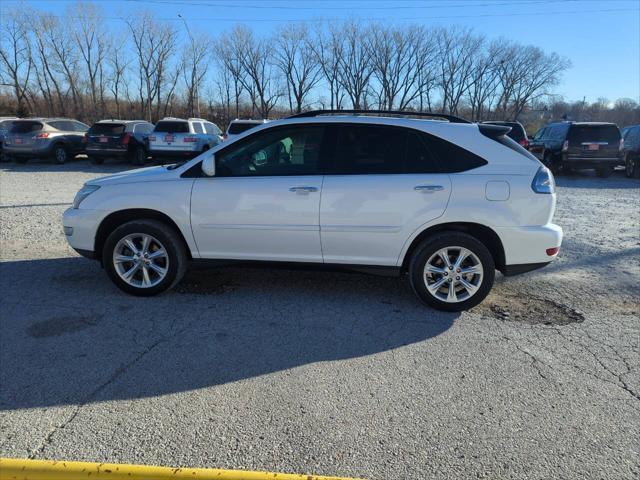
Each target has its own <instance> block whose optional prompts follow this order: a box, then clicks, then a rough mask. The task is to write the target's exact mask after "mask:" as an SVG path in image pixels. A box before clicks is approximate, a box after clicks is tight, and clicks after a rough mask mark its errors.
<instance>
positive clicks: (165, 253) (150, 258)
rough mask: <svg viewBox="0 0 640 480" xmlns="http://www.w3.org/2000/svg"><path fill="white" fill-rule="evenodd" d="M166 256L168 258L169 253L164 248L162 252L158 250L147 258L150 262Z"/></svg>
mask: <svg viewBox="0 0 640 480" xmlns="http://www.w3.org/2000/svg"><path fill="white" fill-rule="evenodd" d="M166 256H167V251H166V250H165V249H164V248H162V249H160V250H156V251H155V252H151V253H150V254H149V255H148V256H147V258H148V259H149V260H153V259H155V258H164V257H166Z"/></svg>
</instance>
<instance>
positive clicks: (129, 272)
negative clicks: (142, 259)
mask: <svg viewBox="0 0 640 480" xmlns="http://www.w3.org/2000/svg"><path fill="white" fill-rule="evenodd" d="M139 268H140V265H139V264H137V263H136V264H135V265H134V266H133V267H131V268H130V269H129V270H127V271H126V272H124V274H123V275H122V276H123V277H124V278H125V280H129V279H131V278H132V277H133V275H134V274H135V273H136V272H137V271H138V269H139Z"/></svg>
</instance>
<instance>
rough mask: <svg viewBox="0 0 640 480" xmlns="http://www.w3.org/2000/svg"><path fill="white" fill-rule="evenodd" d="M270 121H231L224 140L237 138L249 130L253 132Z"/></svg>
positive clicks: (223, 137)
mask: <svg viewBox="0 0 640 480" xmlns="http://www.w3.org/2000/svg"><path fill="white" fill-rule="evenodd" d="M268 121H269V120H240V119H238V118H236V119H235V120H233V121H231V123H229V125H228V126H227V131H226V132H225V133H224V135H222V140H223V141H226V140H231V139H232V138H234V137H237V136H238V135H240V134H241V133H244V132H246V131H247V130H251V129H252V128H254V127H257V126H258V125H262V124H265V123H267V122H268Z"/></svg>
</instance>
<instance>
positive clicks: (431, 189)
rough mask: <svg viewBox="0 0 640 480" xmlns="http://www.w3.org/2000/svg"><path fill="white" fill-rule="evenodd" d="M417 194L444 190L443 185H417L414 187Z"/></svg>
mask: <svg viewBox="0 0 640 480" xmlns="http://www.w3.org/2000/svg"><path fill="white" fill-rule="evenodd" d="M413 189H414V190H415V191H416V192H424V193H433V192H440V191H442V190H444V187H443V186H442V185H416V186H415V187H413Z"/></svg>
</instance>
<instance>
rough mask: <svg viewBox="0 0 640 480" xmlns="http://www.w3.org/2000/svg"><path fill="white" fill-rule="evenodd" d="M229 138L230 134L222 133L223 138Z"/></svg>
mask: <svg viewBox="0 0 640 480" xmlns="http://www.w3.org/2000/svg"><path fill="white" fill-rule="evenodd" d="M227 138H229V135H227V134H226V132H225V133H223V134H222V140H226V139H227Z"/></svg>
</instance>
